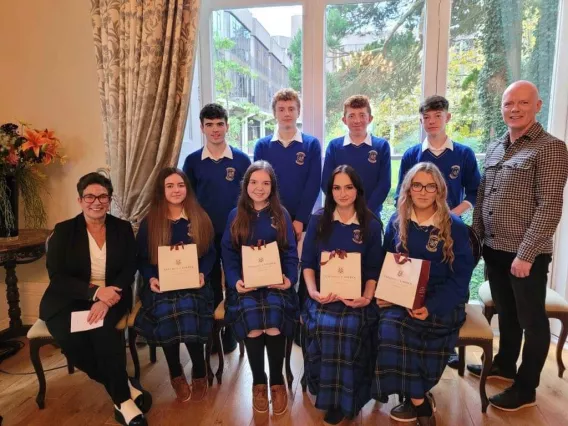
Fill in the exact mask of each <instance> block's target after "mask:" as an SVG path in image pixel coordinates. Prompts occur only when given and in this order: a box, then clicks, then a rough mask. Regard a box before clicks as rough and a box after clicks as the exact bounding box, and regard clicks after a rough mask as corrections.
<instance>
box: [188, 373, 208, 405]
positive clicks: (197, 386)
mask: <svg viewBox="0 0 568 426" xmlns="http://www.w3.org/2000/svg"><path fill="white" fill-rule="evenodd" d="M207 387H208V386H207V377H203V378H202V379H193V380H192V381H191V400H192V401H201V400H202V399H203V398H205V395H207Z"/></svg>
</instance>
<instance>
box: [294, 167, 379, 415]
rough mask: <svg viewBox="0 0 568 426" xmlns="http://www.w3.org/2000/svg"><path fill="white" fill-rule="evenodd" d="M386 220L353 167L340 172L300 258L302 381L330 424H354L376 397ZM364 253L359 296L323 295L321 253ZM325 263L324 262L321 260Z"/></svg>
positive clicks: (312, 222)
mask: <svg viewBox="0 0 568 426" xmlns="http://www.w3.org/2000/svg"><path fill="white" fill-rule="evenodd" d="M381 231H382V225H381V222H380V221H379V220H378V219H377V218H376V217H375V216H374V215H373V213H372V212H371V211H370V210H369V209H368V208H367V205H366V202H365V195H364V190H363V184H362V182H361V179H360V177H359V176H358V175H357V173H356V172H355V170H354V169H353V168H352V167H351V166H346V165H342V166H339V167H337V168H336V169H335V170H334V171H333V173H332V175H331V177H330V179H329V183H328V186H327V191H326V199H325V206H324V208H323V210H322V211H320V212H319V213H318V214H315V215H314V216H312V218H311V219H310V223H309V225H308V230H307V234H306V238H305V242H304V249H303V253H302V268H303V274H304V278H305V280H306V285H307V288H308V293H309V296H310V297H309V298H307V299H306V303H305V305H304V308H303V311H302V321H303V323H304V326H305V330H306V344H305V356H304V365H305V377H306V380H307V384H308V386H309V389H310V392H311V393H312V394H315V395H316V403H315V405H316V407H317V408H319V409H321V410H326V411H327V413H326V415H325V419H324V420H325V422H326V423H327V424H332V425H335V424H339V423H340V422H341V421H342V420H343V419H344V418H345V417H349V418H353V417H355V416H356V415H357V414H358V413H359V410H360V409H361V408H362V407H363V406H364V405H365V404H366V403H367V402H368V401H369V400H370V398H371V392H370V390H371V378H372V372H373V360H374V359H375V357H374V355H373V354H374V352H373V350H374V348H375V347H376V344H373V341H374V337H375V335H376V331H374V326H375V325H376V321H377V318H378V309H377V306H376V305H375V304H374V303H371V301H372V300H373V298H374V293H375V286H376V283H377V277H378V275H379V271H380V268H381V264H382V260H383V250H382V247H381ZM338 250H344V251H345V252H347V253H348V254H347V257H349V253H360V258H361V282H360V283H356V285H360V290H361V292H360V293H359V294H361V296H360V297H358V298H356V299H353V300H346V299H342V298H340V297H338V296H337V295H336V294H331V293H329V294H324V293H323V292H321V291H320V288H321V287H320V279H319V275H320V260H327V258H326V259H322V252H332V251H336V252H337V251H338ZM321 263H324V262H321Z"/></svg>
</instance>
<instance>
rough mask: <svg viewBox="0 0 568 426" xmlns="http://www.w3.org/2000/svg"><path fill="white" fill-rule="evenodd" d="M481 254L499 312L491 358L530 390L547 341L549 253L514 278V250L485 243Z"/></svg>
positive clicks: (548, 338) (518, 384)
mask: <svg viewBox="0 0 568 426" xmlns="http://www.w3.org/2000/svg"><path fill="white" fill-rule="evenodd" d="M483 257H484V259H485V264H486V266H487V275H488V278H489V286H490V287H491V294H492V296H493V301H494V302H495V309H496V311H497V314H498V315H499V333H500V336H499V353H497V355H496V356H495V359H494V362H495V363H496V364H497V365H498V366H499V368H501V369H502V370H503V371H504V372H506V373H511V374H514V373H515V372H516V377H515V385H517V386H519V387H520V389H522V390H523V391H525V392H528V393H530V394H532V393H534V391H535V389H536V388H537V387H538V384H539V381H540V373H541V371H542V369H543V367H544V363H545V361H546V356H547V354H548V348H549V345H550V325H549V322H548V317H547V316H546V309H545V300H546V282H547V276H548V265H549V263H550V261H551V260H552V256H551V255H550V254H541V255H539V256H537V257H536V259H535V261H534V263H533V265H532V267H531V270H530V274H529V276H528V277H526V278H517V277H515V276H514V275H512V274H511V264H512V263H513V260H514V259H515V257H516V254H515V253H509V252H504V251H499V250H493V249H491V248H490V247H487V246H484V247H483ZM523 331H524V335H525V344H524V347H523V352H522V363H521V366H520V367H519V369H518V371H517V367H516V365H517V359H518V358H519V354H520V353H521V344H522V339H523Z"/></svg>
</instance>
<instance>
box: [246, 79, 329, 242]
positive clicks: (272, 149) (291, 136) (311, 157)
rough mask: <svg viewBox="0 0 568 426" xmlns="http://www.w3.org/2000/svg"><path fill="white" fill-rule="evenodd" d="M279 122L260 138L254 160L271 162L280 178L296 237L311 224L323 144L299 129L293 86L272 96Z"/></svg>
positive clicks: (298, 238)
mask: <svg viewBox="0 0 568 426" xmlns="http://www.w3.org/2000/svg"><path fill="white" fill-rule="evenodd" d="M272 112H273V113H274V118H276V121H277V123H278V128H277V130H276V131H275V132H274V134H273V135H269V136H266V137H264V138H261V139H259V140H258V141H257V142H256V145H255V147H254V161H258V160H265V161H268V162H269V163H270V164H271V165H272V167H273V168H274V171H275V172H276V178H277V179H278V188H279V190H280V200H281V202H282V204H283V205H284V207H285V208H286V210H288V212H289V213H290V216H292V221H293V222H292V224H293V226H294V233H295V234H296V239H297V240H300V237H301V236H302V232H303V231H304V229H305V228H306V227H307V225H308V220H309V218H310V215H311V213H312V209H313V207H314V204H315V202H316V200H317V198H318V194H319V188H320V182H321V145H320V142H319V140H318V139H317V138H315V137H314V136H310V135H307V134H305V133H302V132H300V131H299V130H298V129H297V127H296V122H297V121H298V117H299V116H300V97H299V96H298V93H297V92H296V91H295V90H293V89H280V90H279V91H278V92H276V94H275V95H274V97H273V98H272Z"/></svg>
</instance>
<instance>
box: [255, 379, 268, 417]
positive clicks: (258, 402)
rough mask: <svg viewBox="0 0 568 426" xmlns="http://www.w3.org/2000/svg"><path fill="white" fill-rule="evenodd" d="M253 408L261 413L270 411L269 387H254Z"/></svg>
mask: <svg viewBox="0 0 568 426" xmlns="http://www.w3.org/2000/svg"><path fill="white" fill-rule="evenodd" d="M252 408H254V410H255V411H257V412H259V413H266V412H267V411H268V386H266V385H254V386H253V387H252Z"/></svg>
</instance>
